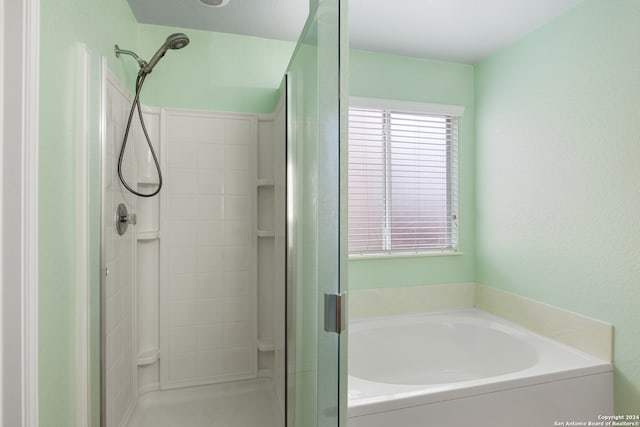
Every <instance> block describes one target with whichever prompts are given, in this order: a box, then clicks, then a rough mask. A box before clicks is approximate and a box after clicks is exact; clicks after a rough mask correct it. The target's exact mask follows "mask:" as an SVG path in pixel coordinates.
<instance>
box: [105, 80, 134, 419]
mask: <svg viewBox="0 0 640 427" xmlns="http://www.w3.org/2000/svg"><path fill="white" fill-rule="evenodd" d="M130 102H131V97H130V95H129V94H128V92H127V91H126V89H124V88H123V87H122V86H121V85H120V84H119V83H118V81H117V80H116V79H115V78H114V77H113V76H111V75H109V76H108V78H107V84H106V103H105V106H106V129H105V130H106V132H105V138H106V144H105V147H104V151H105V153H104V163H103V184H102V185H103V198H104V199H103V210H102V215H103V221H102V223H103V230H102V236H103V242H102V245H103V250H102V266H103V269H102V271H103V273H102V274H104V277H103V279H104V280H103V283H104V286H103V287H102V289H103V290H102V293H103V295H102V298H103V301H104V305H103V307H104V313H103V322H104V331H105V344H106V352H105V354H104V361H105V382H106V384H105V386H106V391H107V393H106V396H105V397H106V408H105V416H106V420H107V427H117V426H120V425H122V423H123V422H124V421H125V420H126V418H127V417H128V416H129V415H130V414H131V412H132V411H133V409H134V407H135V403H136V399H137V396H138V390H137V382H136V378H137V374H136V352H135V331H136V316H135V306H134V304H135V292H136V290H135V268H136V259H135V231H134V230H133V229H131V228H130V229H129V230H128V232H127V233H126V234H125V235H123V236H119V235H118V234H117V233H116V230H115V226H114V214H115V211H116V207H117V206H118V204H120V203H124V204H125V205H126V206H127V208H128V210H129V211H130V212H135V209H136V200H135V198H133V197H132V196H131V195H130V194H128V193H127V192H126V190H125V189H124V188H123V187H122V185H121V184H120V181H119V180H118V176H117V173H116V167H117V160H118V153H119V152H120V146H121V143H122V135H123V133H124V127H125V123H126V117H127V114H128V106H130V105H131V104H130ZM139 137H140V134H139V129H138V128H137V127H134V128H133V129H132V133H131V136H130V140H129V141H130V142H129V144H128V145H127V151H126V155H125V159H124V162H123V175H124V176H125V177H126V179H127V180H128V182H132V181H131V180H132V178H133V177H134V176H135V166H134V160H135V159H134V158H133V154H134V151H133V148H132V147H133V146H134V144H133V143H132V142H134V141H136V140H137V139H139ZM136 142H137V141H136Z"/></svg>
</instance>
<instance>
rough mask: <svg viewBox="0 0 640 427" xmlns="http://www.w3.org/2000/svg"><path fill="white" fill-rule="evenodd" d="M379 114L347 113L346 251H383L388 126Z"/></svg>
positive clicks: (368, 111) (365, 112)
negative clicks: (347, 189) (347, 196)
mask: <svg viewBox="0 0 640 427" xmlns="http://www.w3.org/2000/svg"><path fill="white" fill-rule="evenodd" d="M384 119H385V117H384V113H383V111H381V110H370V109H358V108H350V109H349V251H350V252H379V251H383V250H385V230H386V210H387V204H386V197H385V194H386V192H387V184H386V159H387V153H386V143H385V139H386V137H385V135H386V134H387V126H386V124H385V120H384Z"/></svg>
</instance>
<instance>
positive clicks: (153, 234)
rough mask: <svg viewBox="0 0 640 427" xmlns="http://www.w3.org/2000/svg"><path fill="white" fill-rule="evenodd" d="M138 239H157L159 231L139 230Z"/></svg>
mask: <svg viewBox="0 0 640 427" xmlns="http://www.w3.org/2000/svg"><path fill="white" fill-rule="evenodd" d="M136 238H137V239H138V241H141V240H157V239H159V238H160V232H159V231H141V232H139V233H138V234H137V236H136Z"/></svg>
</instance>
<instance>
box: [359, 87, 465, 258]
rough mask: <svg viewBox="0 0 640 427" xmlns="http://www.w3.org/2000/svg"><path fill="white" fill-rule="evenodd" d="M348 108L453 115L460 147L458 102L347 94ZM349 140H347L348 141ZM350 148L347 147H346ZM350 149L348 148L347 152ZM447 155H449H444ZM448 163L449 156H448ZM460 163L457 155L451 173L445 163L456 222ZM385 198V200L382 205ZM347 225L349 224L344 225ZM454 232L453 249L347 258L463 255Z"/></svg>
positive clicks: (386, 217) (390, 252) (457, 146)
mask: <svg viewBox="0 0 640 427" xmlns="http://www.w3.org/2000/svg"><path fill="white" fill-rule="evenodd" d="M351 108H362V109H378V110H387V111H392V112H397V113H409V114H411V113H413V114H416V113H417V114H425V115H434V116H447V119H451V118H455V119H457V121H458V124H457V127H458V134H457V136H458V137H457V138H456V140H455V141H454V143H455V144H456V148H457V149H458V150H459V147H460V136H459V129H460V122H459V121H460V119H462V117H463V115H464V107H463V106H460V105H452V104H432V103H423V102H413V101H401V100H393V99H381V98H365V97H353V96H352V97H349V109H351ZM349 142H350V140H349V139H348V144H349ZM349 148H350V147H349ZM349 148H348V149H347V151H349ZM447 157H449V156H447ZM447 161H448V162H449V161H450V159H449V158H448V159H447ZM459 164H460V159H459V155H458V157H457V158H456V164H455V165H454V167H453V172H451V167H452V165H451V164H448V165H447V173H448V174H450V173H453V174H455V178H453V180H454V186H455V187H454V188H453V191H454V192H455V198H454V199H453V201H452V205H453V206H455V209H454V212H453V215H454V216H455V219H454V221H456V223H458V221H459V198H460V197H459V191H458V185H459ZM348 174H349V165H348V163H347V175H348ZM385 179H387V180H388V179H390V177H388V176H386V175H385ZM451 190H452V188H448V189H447V191H451ZM387 203H388V201H387V200H386V199H385V205H386V204H387ZM384 220H385V221H389V220H390V217H388V213H385V218H384ZM347 228H348V227H347ZM456 228H457V230H456V235H455V238H454V243H455V244H454V245H453V247H452V248H433V249H427V248H415V250H411V249H406V250H393V249H389V250H384V251H372V252H353V253H351V252H349V253H348V258H349V259H350V260H358V259H376V258H407V257H432V256H452V255H453V256H455V255H462V254H463V252H462V251H460V230H459V227H456ZM348 229H349V228H348Z"/></svg>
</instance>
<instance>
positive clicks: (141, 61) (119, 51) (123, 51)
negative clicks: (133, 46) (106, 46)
mask: <svg viewBox="0 0 640 427" xmlns="http://www.w3.org/2000/svg"><path fill="white" fill-rule="evenodd" d="M113 49H114V50H115V52H116V58H120V55H121V54H124V55H129V56H132V57H133V59H135V60H136V61H137V62H138V66H139V67H140V69H143V68H144V67H146V66H147V61H145V60H144V59H142V58H140V57H139V56H138V55H137V54H136V53H135V52H133V51H131V50H126V49H120V47H119V46H118V45H115V46H114V47H113Z"/></svg>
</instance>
